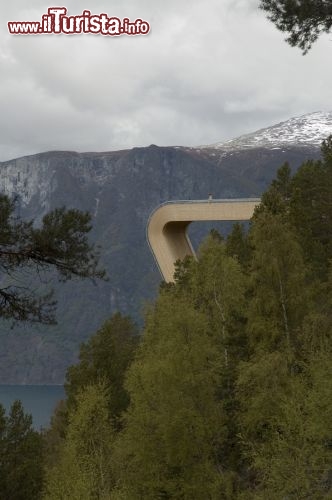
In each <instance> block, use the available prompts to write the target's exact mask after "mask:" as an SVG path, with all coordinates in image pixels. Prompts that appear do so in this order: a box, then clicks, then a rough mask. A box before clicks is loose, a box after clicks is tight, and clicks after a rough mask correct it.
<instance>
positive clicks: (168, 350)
mask: <svg viewBox="0 0 332 500" xmlns="http://www.w3.org/2000/svg"><path fill="white" fill-rule="evenodd" d="M220 366H221V357H220V353H219V352H218V350H217V349H216V347H215V343H214V340H213V337H212V336H211V335H210V332H209V325H208V322H207V319H206V317H205V316H204V315H203V314H202V313H200V312H198V311H196V310H195V309H194V308H193V306H192V305H190V303H188V302H187V301H186V300H184V299H183V298H182V299H181V298H180V297H176V296H175V295H173V293H169V292H167V293H165V294H162V295H161V296H160V297H159V300H158V302H157V304H156V307H155V309H154V310H153V311H151V313H150V314H149V317H148V318H147V325H146V328H145V332H144V339H143V342H142V345H141V347H140V349H139V352H138V355H137V358H136V360H135V362H134V363H133V365H132V366H131V368H130V370H129V374H128V379H127V388H128V391H129V393H130V398H131V404H130V407H129V410H128V412H127V414H126V417H125V424H126V425H125V429H124V431H123V432H122V434H121V435H120V438H119V439H118V442H117V446H116V461H117V464H118V474H119V477H120V480H119V484H118V490H120V492H121V494H122V495H124V498H128V499H130V498H133V499H134V498H145V499H150V498H151V499H155V498H187V499H193V498H216V495H217V492H218V491H219V489H220V488H221V483H222V482H223V478H222V476H223V475H222V472H221V471H218V468H217V463H216V453H217V450H218V446H219V445H220V443H221V442H222V440H223V438H224V434H225V430H224V428H223V410H222V406H221V404H220V403H218V398H217V388H218V379H219V371H220ZM119 494H120V493H119Z"/></svg>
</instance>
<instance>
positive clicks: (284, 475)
mask: <svg viewBox="0 0 332 500" xmlns="http://www.w3.org/2000/svg"><path fill="white" fill-rule="evenodd" d="M331 198H332V138H330V139H329V140H328V141H326V142H324V144H323V147H322V160H321V161H307V162H305V163H304V164H303V165H302V166H301V167H300V169H299V170H298V171H297V173H296V174H295V175H293V176H291V173H290V168H289V166H288V164H284V165H283V166H282V167H281V168H280V169H279V171H278V175H277V178H276V179H275V180H274V181H273V182H272V184H271V185H270V187H269V189H268V190H267V191H266V192H265V194H264V195H263V197H262V203H261V205H260V207H258V208H257V210H256V212H255V214H254V217H253V219H252V221H251V224H250V229H249V232H248V233H246V232H245V231H244V230H243V228H242V227H241V226H240V225H235V226H234V228H233V231H232V233H231V234H230V235H229V237H228V238H227V240H226V241H225V240H223V238H222V237H221V236H220V235H219V233H218V232H216V231H212V232H211V234H210V236H209V237H208V239H207V240H206V241H205V242H204V244H203V245H202V246H201V249H200V255H199V260H198V261H197V262H196V261H194V260H190V259H188V260H187V261H185V262H181V263H178V266H177V273H176V283H175V284H169V285H166V284H163V285H162V286H161V288H160V291H159V295H158V298H157V300H156V302H155V303H154V304H153V305H151V306H150V307H148V308H147V311H146V315H145V326H144V330H143V335H142V336H141V340H140V342H139V343H138V337H137V335H136V330H135V327H134V325H133V323H132V321H131V320H130V319H129V318H125V317H122V316H121V315H119V314H117V315H115V316H114V317H113V318H111V319H110V320H109V321H108V322H107V323H105V324H104V326H103V327H102V328H101V329H100V330H99V331H98V332H97V333H96V335H95V336H93V337H92V338H91V339H90V341H89V342H87V343H85V344H84V345H83V346H82V348H81V354H80V362H79V363H78V364H77V365H76V366H73V367H71V368H70V369H69V370H68V372H67V384H66V391H67V400H66V402H64V403H63V404H62V405H60V406H59V408H58V410H57V412H56V414H55V415H54V417H53V423H52V426H51V429H50V430H49V431H48V432H47V433H45V435H44V442H45V450H46V451H45V462H46V475H45V480H44V484H43V485H42V486H41V489H40V491H41V493H40V495H41V498H45V499H60V498H71V499H91V498H111V499H125V500H136V499H151V500H154V499H157V498H165V499H166V498H167V499H187V500H189V499H190V500H191V499H197V500H201V499H213V500H214V499H216V500H217V499H227V500H228V499H238V500H240V499H241V500H242V499H243V500H244V499H245V500H247V499H255V500H256V499H257V500H258V499H260V500H265V499H267V498H271V499H276V500H279V499H294V500H295V499H317V500H318V499H329V498H331V496H332V447H331V439H332V413H331V411H332V404H331V403H332V363H331V360H332V357H331V355H332V341H331V340H332V339H331V326H332V315H331V305H332V273H331V259H332V205H331Z"/></svg>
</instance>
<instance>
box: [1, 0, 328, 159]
mask: <svg viewBox="0 0 332 500" xmlns="http://www.w3.org/2000/svg"><path fill="white" fill-rule="evenodd" d="M1 4H2V5H1V7H0V19H1V22H0V41H1V42H0V75H1V78H0V161H3V160H7V159H10V158H15V157H19V156H23V155H27V154H32V153H39V152H42V151H49V150H75V151H107V150H113V149H120V148H130V147H133V146H148V145H149V144H157V145H160V146H163V145H186V146H195V145H203V144H211V143H215V142H219V141H222V140H227V139H230V138H233V137H237V136H239V135H241V134H244V133H248V132H252V131H254V130H256V129H259V128H262V127H266V126H269V125H273V124H275V123H278V122H280V121H283V120H286V119H288V118H290V117H293V116H298V115H302V114H305V113H309V112H313V111H330V110H332V104H331V103H332V65H331V57H332V34H331V35H325V36H323V37H321V38H320V40H319V41H318V43H316V44H315V45H314V47H313V49H312V50H311V51H310V52H309V54H308V55H306V56H302V53H301V51H300V50H299V49H297V48H292V47H289V46H288V44H286V43H285V42H284V35H283V34H282V33H281V32H279V31H277V30H276V28H275V27H274V26H273V25H272V24H271V23H270V22H269V21H267V20H266V19H265V17H264V14H263V13H262V12H261V11H259V9H258V4H259V1H258V0H206V1H205V2H202V0H190V1H189V0H167V1H165V0H108V1H107V0H85V1H82V0H70V2H69V1H68V2H67V4H66V2H61V3H60V4H59V5H60V6H65V7H67V8H68V15H79V14H81V13H82V11H83V9H89V10H91V12H92V14H99V13H101V12H105V13H107V14H108V15H109V16H110V17H112V16H117V17H119V18H123V17H128V18H130V20H135V19H136V18H141V19H143V20H146V21H148V22H149V23H150V26H151V31H150V33H149V34H148V35H147V36H137V37H128V36H120V37H103V36H101V35H91V34H81V35H72V36H67V35H40V36H38V35H37V36H14V35H10V34H9V33H8V30H7V21H28V20H32V21H40V20H41V17H42V15H43V14H45V13H46V12H47V9H48V7H51V6H52V7H53V6H55V5H57V3H56V2H53V0H52V2H50V3H49V4H47V3H45V0H30V1H29V2H28V1H27V0H11V2H10V3H9V2H4V1H2V2H1Z"/></svg>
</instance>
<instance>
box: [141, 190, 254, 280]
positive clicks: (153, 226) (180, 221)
mask: <svg viewBox="0 0 332 500" xmlns="http://www.w3.org/2000/svg"><path fill="white" fill-rule="evenodd" d="M259 203H260V199H259V198H244V199H228V200H202V201H200V200H197V201H174V202H166V203H163V204H162V205H161V206H159V207H158V208H157V209H156V210H154V212H153V213H152V214H151V216H150V218H149V221H148V225H147V239H148V242H149V245H150V248H151V251H152V253H153V255H154V257H155V260H156V262H157V265H158V267H159V270H160V272H161V274H162V276H163V278H164V280H165V281H167V282H173V281H174V270H175V268H174V263H175V262H176V261H177V260H178V259H181V260H182V259H184V258H185V257H186V256H187V255H191V256H194V257H195V252H194V249H193V247H192V245H191V242H190V239H189V237H188V234H187V229H188V226H189V224H190V223H191V222H193V221H212V220H218V221H222V220H227V221H243V220H249V219H250V218H251V216H252V215H253V213H254V209H255V207H256V206H257V205H258V204H259Z"/></svg>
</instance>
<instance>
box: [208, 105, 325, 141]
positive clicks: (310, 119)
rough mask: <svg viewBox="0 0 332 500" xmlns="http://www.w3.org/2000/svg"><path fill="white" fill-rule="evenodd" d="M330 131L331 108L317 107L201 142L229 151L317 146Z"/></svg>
mask: <svg viewBox="0 0 332 500" xmlns="http://www.w3.org/2000/svg"><path fill="white" fill-rule="evenodd" d="M330 134H332V112H321V111H317V112H315V113H309V114H306V115H303V116H299V117H296V118H291V119H289V120H287V121H285V122H281V123H278V124H277V125H273V126H272V127H267V128H263V129H260V130H257V131H256V132H253V133H251V134H246V135H242V136H240V137H238V138H237V139H232V140H230V141H225V142H218V143H216V144H211V145H209V146H204V148H211V149H221V150H225V151H229V150H234V149H252V148H269V149H277V148H282V147H285V146H320V144H321V142H322V140H323V139H326V138H327V137H328V136H329V135H330Z"/></svg>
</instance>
